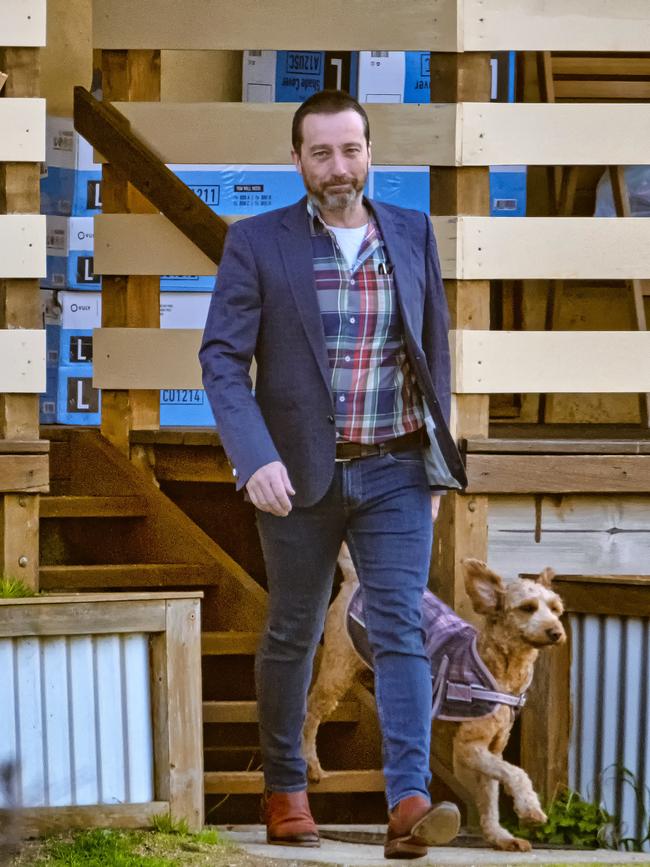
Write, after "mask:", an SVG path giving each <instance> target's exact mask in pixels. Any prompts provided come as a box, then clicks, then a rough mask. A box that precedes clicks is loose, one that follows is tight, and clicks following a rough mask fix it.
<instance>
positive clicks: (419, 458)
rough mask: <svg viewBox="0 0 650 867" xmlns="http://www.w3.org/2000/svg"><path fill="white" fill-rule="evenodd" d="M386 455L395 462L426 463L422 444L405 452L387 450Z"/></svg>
mask: <svg viewBox="0 0 650 867" xmlns="http://www.w3.org/2000/svg"><path fill="white" fill-rule="evenodd" d="M386 457H387V458H388V460H389V461H390V462H391V463H393V464H412V465H413V466H417V465H418V464H424V454H423V452H422V447H421V446H418V447H417V448H414V449H408V450H407V451H403V452H386Z"/></svg>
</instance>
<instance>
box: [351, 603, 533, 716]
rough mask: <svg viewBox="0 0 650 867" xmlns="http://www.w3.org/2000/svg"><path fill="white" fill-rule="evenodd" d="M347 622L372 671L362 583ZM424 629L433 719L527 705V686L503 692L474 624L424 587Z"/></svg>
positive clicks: (355, 642) (485, 713)
mask: <svg viewBox="0 0 650 867" xmlns="http://www.w3.org/2000/svg"><path fill="white" fill-rule="evenodd" d="M346 625H347V630H348V634H349V636H350V640H351V641H352V645H353V646H354V649H355V651H356V652H357V654H358V655H359V657H360V658H361V659H362V660H363V662H364V663H365V665H367V666H368V668H369V669H370V670H373V658H372V649H371V647H370V641H369V638H368V632H367V629H366V625H365V617H364V613H363V604H362V600H361V587H357V589H356V590H355V591H354V593H353V595H352V598H351V599H350V603H349V605H348V611H347V616H346ZM422 628H423V629H424V632H425V643H424V649H425V652H426V654H427V656H428V658H429V659H430V661H431V679H432V681H433V707H432V716H433V717H434V718H436V719H440V720H449V721H451V722H462V721H463V720H468V719H481V718H482V717H486V716H489V715H490V714H492V713H494V711H495V710H496V708H497V705H499V704H506V705H509V706H510V707H512V708H513V709H514V710H519V709H521V708H522V707H523V706H524V704H525V702H526V690H524V692H523V693H522V694H521V695H511V694H510V693H506V692H500V691H499V689H498V686H497V683H496V681H495V680H494V678H493V676H492V674H491V673H490V671H489V670H488V669H487V668H486V666H485V663H484V662H483V660H482V659H481V657H480V656H479V652H478V650H477V647H476V630H475V629H474V627H473V626H471V625H470V624H469V623H467V621H466V620H463V619H462V618H461V617H459V616H458V615H457V614H456V613H455V612H454V611H452V609H451V608H450V607H449V606H448V605H445V603H444V602H441V601H440V599H438V598H437V597H436V596H434V595H433V593H431V592H430V591H429V590H425V591H424V597H423V600H422ZM527 688H528V685H527V686H526V689H527Z"/></svg>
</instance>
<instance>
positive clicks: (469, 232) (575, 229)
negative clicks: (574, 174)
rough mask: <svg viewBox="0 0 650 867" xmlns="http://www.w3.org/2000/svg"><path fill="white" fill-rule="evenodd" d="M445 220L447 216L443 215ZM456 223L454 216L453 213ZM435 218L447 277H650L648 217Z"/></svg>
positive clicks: (571, 278) (649, 227)
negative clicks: (453, 242)
mask: <svg viewBox="0 0 650 867" xmlns="http://www.w3.org/2000/svg"><path fill="white" fill-rule="evenodd" d="M441 219H444V218H441ZM450 219H451V220H452V222H453V219H454V218H450ZM456 219H457V224H456V231H457V242H456V261H455V263H454V262H453V260H452V256H453V248H452V247H451V244H450V243H449V241H447V240H446V239H447V238H448V237H450V236H451V235H452V231H453V230H452V223H442V222H438V221H437V220H434V226H436V227H437V229H438V233H439V234H440V237H441V241H442V243H441V261H442V267H443V276H448V277H453V276H457V277H458V278H459V279H460V278H462V279H470V280H478V279H488V278H489V279H495V280H498V279H512V280H518V279H536V278H540V279H567V280H577V279H589V278H595V279H612V280H626V279H631V278H648V277H650V221H648V220H639V219H637V218H634V217H629V218H621V217H511V218H509V219H507V220H504V219H501V218H498V217H483V218H481V217H458V218H456Z"/></svg>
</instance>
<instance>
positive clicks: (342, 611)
mask: <svg viewBox="0 0 650 867" xmlns="http://www.w3.org/2000/svg"><path fill="white" fill-rule="evenodd" d="M344 574H345V570H344ZM345 577H346V580H345V581H344V582H343V584H342V585H341V589H340V591H339V593H338V595H337V597H336V599H335V600H334V602H333V603H332V604H331V605H330V609H329V611H328V613H327V618H326V620H325V635H324V639H325V641H324V647H323V654H322V656H321V662H320V668H319V669H318V676H317V677H316V680H315V682H314V684H313V686H312V688H311V690H310V692H309V698H308V700H307V716H306V718H305V725H304V727H303V733H302V753H303V756H304V757H305V761H306V762H307V776H308V777H309V779H310V780H311V781H312V782H314V783H316V782H318V781H319V780H320V778H321V777H322V776H323V774H324V771H323V769H322V767H321V765H320V762H319V760H318V755H317V752H316V734H317V732H318V727H319V725H320V724H321V722H322V721H323V720H326V719H327V717H328V716H330V715H331V714H332V713H333V711H334V710H335V708H336V706H337V704H338V703H339V701H340V700H341V699H342V698H343V696H344V695H345V693H346V692H347V691H348V689H349V688H350V686H351V685H352V682H353V681H354V677H355V675H356V674H357V672H359V671H361V669H362V668H363V663H362V662H361V660H360V659H359V657H358V656H357V654H356V653H355V651H354V648H353V647H352V643H351V642H350V639H349V637H348V633H347V629H346V625H345V617H346V612H347V609H348V603H349V601H350V597H351V596H352V594H353V592H354V590H355V589H356V586H357V584H356V581H355V580H354V577H353V576H351V579H352V580H351V579H350V578H349V577H348V576H347V575H346V576H345Z"/></svg>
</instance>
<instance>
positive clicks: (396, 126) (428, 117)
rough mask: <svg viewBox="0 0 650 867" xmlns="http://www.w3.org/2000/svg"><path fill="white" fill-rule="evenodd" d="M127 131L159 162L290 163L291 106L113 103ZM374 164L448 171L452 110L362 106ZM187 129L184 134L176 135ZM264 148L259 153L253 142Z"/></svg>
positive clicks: (451, 158)
mask: <svg viewBox="0 0 650 867" xmlns="http://www.w3.org/2000/svg"><path fill="white" fill-rule="evenodd" d="M114 105H115V108H117V109H118V110H119V111H120V112H121V113H122V114H123V115H124V116H125V117H126V118H128V120H129V121H130V123H131V129H132V131H133V132H134V133H135V135H137V136H138V137H139V138H141V139H142V141H143V142H144V143H145V144H146V145H147V146H149V147H150V148H151V149H152V150H154V151H155V152H156V153H157V154H159V155H160V157H161V159H163V160H164V162H166V163H206V164H222V163H226V164H229V163H240V164H241V163H253V164H255V163H259V164H263V165H273V164H277V165H286V164H287V163H289V162H290V161H291V157H290V147H291V119H292V118H293V115H294V112H295V110H296V105H294V104H291V103H274V104H260V103H257V104H256V103H226V102H222V103H218V102H212V103H151V102H140V103H137V102H131V103H127V102H116V103H114ZM365 108H366V111H367V113H368V118H369V121H370V129H371V131H372V142H373V152H372V155H373V160H374V162H375V164H376V165H429V164H431V165H453V163H454V159H455V127H456V121H455V118H456V114H457V107H456V106H455V105H442V106H440V105H438V106H431V105H426V106H423V105H422V106H420V105H372V104H369V105H366V106H365ZM179 129H191V130H192V135H191V136H179V135H178V130H179ZM261 141H263V142H264V146H263V147H260V142H261Z"/></svg>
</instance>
